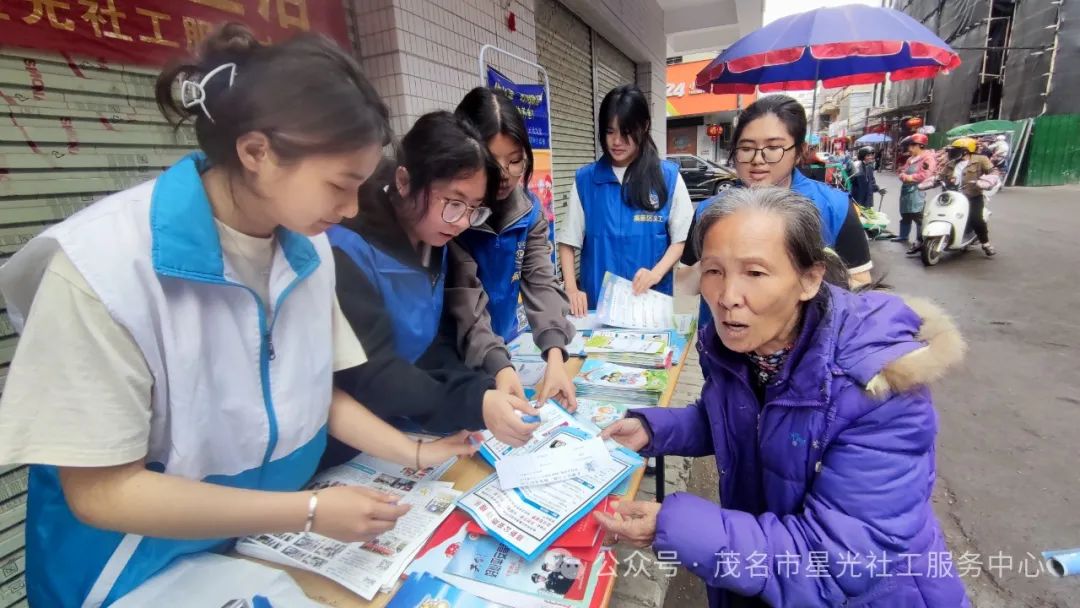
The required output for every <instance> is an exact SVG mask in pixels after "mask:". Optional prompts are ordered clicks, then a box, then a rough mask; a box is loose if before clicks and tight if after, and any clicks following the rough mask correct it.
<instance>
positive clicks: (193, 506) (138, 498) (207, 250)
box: [0, 25, 471, 607]
mask: <svg viewBox="0 0 1080 608" xmlns="http://www.w3.org/2000/svg"><path fill="white" fill-rule="evenodd" d="M282 82H287V83H289V85H290V86H288V87H282V86H281V84H280V83H282ZM176 85H179V86H176ZM174 88H177V89H179V91H180V92H181V93H182V98H181V99H180V100H177V99H175V98H174V97H173V94H172V91H173V90H174ZM156 92H157V100H158V103H159V105H160V106H161V107H162V109H163V111H164V113H165V115H166V118H168V119H170V120H176V119H179V120H192V121H194V126H195V133H196V136H197V138H198V141H199V146H200V148H201V149H202V151H201V152H197V153H194V154H191V155H189V156H187V157H185V158H183V159H182V160H180V161H179V162H177V163H176V164H175V165H173V166H172V167H170V168H168V169H166V170H165V172H164V173H163V174H161V175H160V176H159V177H158V178H157V179H156V180H154V181H151V182H148V183H145V184H142V185H139V186H136V187H134V188H132V189H130V190H126V191H123V192H120V193H118V194H115V195H113V196H109V197H107V198H105V199H104V200H101V201H99V202H97V203H95V204H93V205H91V206H90V207H89V208H87V209H85V210H83V211H81V212H79V213H77V214H76V215H74V216H72V217H71V218H69V219H67V220H66V221H64V222H62V223H60V224H58V225H56V226H53V227H51V228H49V229H48V230H46V231H45V232H44V233H42V234H41V235H40V236H38V237H37V238H35V239H34V240H32V241H31V242H30V243H28V244H27V245H26V246H24V247H23V248H22V250H20V251H19V252H18V253H17V254H16V255H15V256H14V257H13V258H12V259H11V260H10V261H8V262H7V264H5V265H4V267H3V269H2V270H0V291H2V293H3V296H4V298H5V300H6V302H7V306H8V312H9V314H10V315H11V318H12V321H13V322H14V323H15V324H16V326H17V327H18V328H19V329H20V331H21V339H20V342H19V347H18V351H17V353H16V355H15V359H14V361H13V362H12V364H11V368H10V371H9V373H8V377H7V385H6V387H5V390H4V395H3V400H2V401H0V462H2V463H5V464H6V463H27V464H31V465H32V466H31V467H30V489H29V501H28V511H27V525H26V543H27V552H26V553H27V560H26V578H27V592H28V594H29V600H30V603H31V604H32V605H34V606H49V607H67V606H102V605H109V604H111V603H113V602H115V601H116V600H117V599H118V598H120V597H122V596H124V595H125V594H126V593H128V592H129V591H131V590H132V589H134V588H136V587H138V586H140V585H141V584H142V583H143V582H144V581H146V580H147V579H148V578H150V577H151V576H153V575H154V574H155V573H157V572H158V571H160V570H162V569H163V568H165V567H167V566H168V565H169V564H170V563H171V562H172V561H173V560H174V559H176V558H178V557H180V556H183V555H187V554H192V553H196V552H201V551H222V550H226V549H227V548H228V547H229V546H230V545H231V542H230V539H232V538H234V537H238V536H244V535H249V534H261V533H285V532H299V531H304V530H314V531H316V532H318V533H320V534H324V535H327V536H330V537H334V538H337V539H340V540H343V541H350V542H351V541H363V540H366V539H371V538H373V537H375V536H377V535H378V534H380V533H382V532H384V531H386V530H388V529H390V528H392V527H393V526H394V523H395V521H396V520H397V519H398V517H400V516H401V515H402V514H403V513H404V512H405V511H406V510H407V509H406V508H405V507H403V506H398V505H396V504H395V500H394V499H393V498H392V497H390V496H388V495H384V494H381V493H376V492H369V491H366V490H363V489H360V488H346V487H340V488H327V489H324V490H320V491H318V492H312V491H300V489H301V488H302V487H303V486H304V485H305V484H306V483H307V482H308V480H309V479H310V477H311V475H312V473H313V472H314V471H315V469H316V465H317V464H318V462H319V458H320V456H321V455H322V452H323V448H324V446H325V443H326V437H327V435H328V434H330V435H334V436H336V437H338V438H340V439H341V440H343V441H345V442H346V443H348V444H350V445H353V446H355V447H357V448H360V449H363V450H364V451H366V452H369V453H371V454H373V455H376V456H380V457H383V458H386V459H389V460H392V461H395V462H399V463H402V464H409V465H410V466H415V465H416V464H420V465H431V464H434V463H437V462H441V461H443V460H445V459H446V458H448V457H450V456H453V455H457V454H467V453H469V452H470V451H471V448H470V447H469V446H468V445H467V441H466V437H467V435H466V434H459V435H457V436H455V437H453V438H450V439H447V440H443V441H440V442H436V443H428V444H424V445H423V446H421V445H420V444H418V443H415V442H413V441H411V440H410V439H408V438H407V437H406V436H404V435H402V434H401V433H399V432H398V431H396V430H395V429H394V428H392V427H390V426H389V425H387V424H386V423H384V422H382V421H381V420H379V419H378V418H377V417H376V416H374V415H373V414H371V413H370V412H368V411H367V410H366V409H365V408H364V407H362V406H361V405H360V404H358V403H357V402H356V401H355V400H353V399H352V398H351V397H349V396H348V395H346V394H345V393H343V392H341V391H336V390H334V388H333V377H332V373H333V371H334V370H335V369H342V368H345V367H351V366H355V365H359V364H361V363H363V362H364V358H365V356H364V351H363V349H362V348H361V346H360V344H359V343H358V342H357V340H356V337H355V336H354V335H353V334H352V332H351V331H349V329H348V324H347V322H346V321H345V320H344V318H343V317H342V315H341V311H340V309H339V307H338V305H337V304H336V300H335V294H334V270H333V267H334V264H333V259H332V257H331V252H330V245H329V243H328V242H327V240H326V237H325V236H323V235H322V233H323V231H324V230H325V229H326V228H327V227H328V226H330V225H332V224H334V223H335V222H337V221H339V220H341V219H342V218H343V217H346V216H350V215H352V214H354V213H356V196H355V192H356V189H357V188H358V187H359V185H360V184H361V183H363V182H364V181H365V180H366V179H367V178H368V176H369V175H370V174H371V172H372V171H373V170H374V168H375V166H376V163H377V162H378V159H379V156H380V150H381V148H382V146H383V145H384V144H385V143H386V142H387V141H388V140H389V137H390V129H389V123H388V117H387V110H386V106H385V105H383V103H382V102H381V101H380V100H379V98H378V96H377V95H376V94H375V91H374V89H373V88H372V87H371V85H370V84H369V83H368V82H367V80H366V79H365V78H364V76H363V75H362V74H361V73H360V70H359V68H358V67H357V65H356V63H355V62H354V61H353V60H352V59H351V58H349V57H348V56H347V55H346V54H344V53H343V52H342V51H341V50H340V49H338V48H337V47H336V46H335V45H334V44H333V43H331V42H329V41H328V40H326V39H324V38H321V37H317V36H302V37H298V38H296V39H294V40H292V41H290V42H286V43H283V44H279V45H274V46H263V45H262V44H260V43H259V42H257V41H256V39H255V38H254V36H253V35H252V34H251V33H250V32H249V31H248V30H247V29H246V28H244V27H242V26H238V25H229V26H226V27H224V28H223V29H221V30H220V31H218V32H217V33H214V34H212V35H210V36H209V38H208V39H207V40H206V42H205V44H204V47H203V48H202V52H201V54H200V55H199V56H198V57H197V58H196V59H194V60H193V61H192V62H191V63H188V64H184V65H179V66H176V67H173V68H170V69H167V70H165V72H163V73H162V74H161V76H160V78H159V79H158V82H157V90H156Z"/></svg>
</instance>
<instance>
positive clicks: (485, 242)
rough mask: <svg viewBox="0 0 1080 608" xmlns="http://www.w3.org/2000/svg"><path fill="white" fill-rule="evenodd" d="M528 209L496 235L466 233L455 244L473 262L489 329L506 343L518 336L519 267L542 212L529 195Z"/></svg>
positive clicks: (492, 233) (479, 232)
mask: <svg viewBox="0 0 1080 608" xmlns="http://www.w3.org/2000/svg"><path fill="white" fill-rule="evenodd" d="M528 194H529V200H530V201H532V209H530V210H529V212H528V213H526V214H525V215H524V216H522V217H521V219H519V220H518V221H516V222H514V223H513V224H511V225H510V226H507V227H506V228H504V229H503V230H502V232H500V233H499V234H495V233H494V232H489V231H487V230H476V229H473V230H466V231H465V233H463V234H462V235H461V236H459V237H458V242H459V243H461V244H462V246H464V247H465V249H466V251H468V252H469V254H470V255H472V257H473V259H474V260H476V265H477V274H479V275H480V277H479V278H480V282H481V283H482V284H483V285H484V291H485V292H487V296H488V305H487V310H488V314H490V315H491V328H492V329H493V330H494V331H495V333H496V334H498V335H499V336H501V337H502V339H503V341H504V342H506V343H510V342H511V341H512V340H513V339H514V338H516V337H517V335H518V333H520V331H519V329H518V316H517V308H518V296H519V295H520V294H521V265H522V262H523V261H524V260H525V247H526V245H527V242H528V240H529V228H531V227H532V225H533V224H534V223H536V220H537V219H538V218H539V217H540V214H541V213H542V212H543V211H542V210H541V208H540V201H539V200H538V199H537V198H536V197H535V196H534V195H533V194H532V193H531V192H529V193H528Z"/></svg>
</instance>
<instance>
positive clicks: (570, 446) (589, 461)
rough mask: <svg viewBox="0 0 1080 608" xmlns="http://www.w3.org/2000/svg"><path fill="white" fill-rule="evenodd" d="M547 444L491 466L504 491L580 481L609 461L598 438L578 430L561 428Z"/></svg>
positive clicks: (606, 451)
mask: <svg viewBox="0 0 1080 608" xmlns="http://www.w3.org/2000/svg"><path fill="white" fill-rule="evenodd" d="M548 438H549V440H550V442H549V443H547V444H545V445H544V446H543V447H541V448H539V449H537V450H535V451H533V452H528V453H525V454H510V455H508V456H504V457H503V458H502V459H500V460H499V461H498V462H496V463H495V472H496V473H497V474H498V475H499V487H501V488H502V489H504V490H509V489H511V488H522V487H532V486H543V485H547V484H551V483H556V482H559V481H566V480H568V479H573V478H575V477H580V476H582V475H584V474H585V473H587V472H588V471H591V470H593V469H594V468H596V467H599V466H602V465H604V464H606V463H607V462H608V460H610V459H611V455H610V454H608V448H607V446H605V445H604V441H603V440H602V439H600V438H599V437H595V436H593V437H590V436H589V435H587V434H585V433H584V432H582V431H580V430H579V429H571V428H561V429H559V431H558V432H557V433H555V434H553V435H549V436H548Z"/></svg>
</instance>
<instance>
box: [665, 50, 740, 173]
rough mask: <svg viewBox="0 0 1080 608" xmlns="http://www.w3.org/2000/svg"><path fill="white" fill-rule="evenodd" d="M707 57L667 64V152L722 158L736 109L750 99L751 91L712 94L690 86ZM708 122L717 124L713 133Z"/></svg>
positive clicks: (705, 63)
mask: <svg viewBox="0 0 1080 608" xmlns="http://www.w3.org/2000/svg"><path fill="white" fill-rule="evenodd" d="M708 64H709V60H703V61H692V62H688V63H676V64H672V65H669V66H667V91H666V93H667V123H668V154H695V155H697V156H700V157H702V158H705V159H708V160H712V161H716V162H723V161H724V160H726V158H727V154H726V152H725V150H726V148H727V144H728V143H729V141H730V137H731V133H732V131H733V127H734V125H735V118H736V116H738V113H739V111H740V110H741V109H742V108H745V107H746V106H747V105H749V104H751V103H753V102H754V99H755V96H754V95H713V94H712V93H706V92H705V91H702V90H701V89H698V88H697V87H695V86H694V79H695V78H696V77H697V74H698V72H700V71H701V70H702V68H704V67H705V66H707V65H708ZM709 125H719V127H720V129H721V133H720V135H719V136H717V137H715V138H714V137H710V136H709V135H708V129H709Z"/></svg>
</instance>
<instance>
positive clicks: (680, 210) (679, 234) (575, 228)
mask: <svg viewBox="0 0 1080 608" xmlns="http://www.w3.org/2000/svg"><path fill="white" fill-rule="evenodd" d="M611 169H612V170H613V171H614V172H615V178H616V179H618V180H619V183H620V184H621V183H622V182H623V176H625V175H626V167H612V168H611ZM670 204H671V214H670V215H669V216H668V236H669V237H671V242H672V243H682V242H684V241H686V237H687V235H689V234H690V224H691V223H692V222H693V221H694V206H693V204H692V203H691V202H690V192H689V191H688V190H687V189H686V182H684V181H683V178H682V175H679V176H677V177H676V178H675V192H674V193H672V195H671V200H670ZM557 232H558V234H557V235H556V240H558V242H559V243H562V244H564V245H570V246H571V247H576V248H578V249H581V246H582V244H584V242H585V210H584V208H583V207H582V205H581V197H580V196H579V195H578V191H577V183H575V184H574V185H573V187H572V188H571V189H570V200H569V202H568V203H567V208H566V219H565V220H563V222H562V223H561V224H560V225H559V226H558V228H557Z"/></svg>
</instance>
